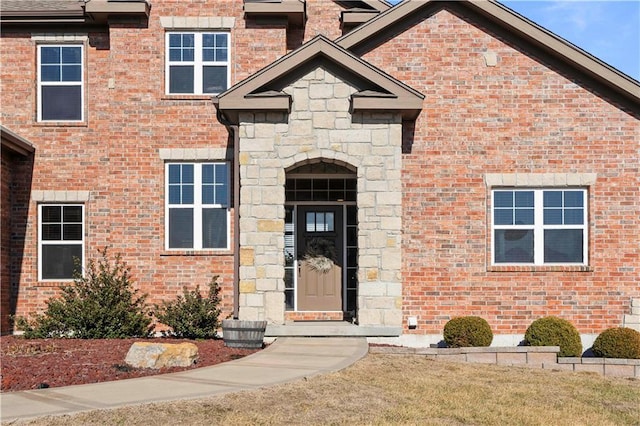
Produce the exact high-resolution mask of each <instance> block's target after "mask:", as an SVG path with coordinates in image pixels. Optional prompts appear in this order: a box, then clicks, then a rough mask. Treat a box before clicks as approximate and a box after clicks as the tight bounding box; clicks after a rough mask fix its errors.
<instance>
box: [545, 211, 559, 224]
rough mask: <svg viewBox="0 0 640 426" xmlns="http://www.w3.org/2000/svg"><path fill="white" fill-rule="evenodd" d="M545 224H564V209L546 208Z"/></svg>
mask: <svg viewBox="0 0 640 426" xmlns="http://www.w3.org/2000/svg"><path fill="white" fill-rule="evenodd" d="M544 224H545V225H562V209H544Z"/></svg>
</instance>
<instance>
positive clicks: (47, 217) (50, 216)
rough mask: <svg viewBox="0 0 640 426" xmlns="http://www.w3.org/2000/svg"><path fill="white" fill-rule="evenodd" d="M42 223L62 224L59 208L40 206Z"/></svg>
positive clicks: (60, 208) (60, 209)
mask: <svg viewBox="0 0 640 426" xmlns="http://www.w3.org/2000/svg"><path fill="white" fill-rule="evenodd" d="M42 221H43V222H62V207H61V206H42Z"/></svg>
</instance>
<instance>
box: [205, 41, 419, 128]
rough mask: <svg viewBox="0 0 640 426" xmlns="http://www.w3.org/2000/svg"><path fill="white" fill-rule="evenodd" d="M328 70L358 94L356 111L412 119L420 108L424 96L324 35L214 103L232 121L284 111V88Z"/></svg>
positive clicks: (353, 104)
mask: <svg viewBox="0 0 640 426" xmlns="http://www.w3.org/2000/svg"><path fill="white" fill-rule="evenodd" d="M314 66H328V67H330V68H332V69H335V70H337V71H338V72H340V73H342V74H345V75H347V76H348V78H349V79H350V82H351V83H352V84H354V86H355V87H356V88H357V89H358V92H357V93H354V94H353V95H352V97H351V108H352V110H354V111H357V110H377V111H389V110H393V111H400V112H401V113H402V114H403V117H404V118H406V119H414V118H415V117H417V115H418V114H419V112H420V110H421V109H422V101H423V99H424V95H422V94H421V93H420V92H418V91H416V90H414V89H412V88H411V87H409V86H407V85H406V84H404V83H402V82H400V81H398V80H396V79H394V78H393V77H391V76H390V75H388V74H386V73H385V72H383V71H381V70H380V69H378V68H376V67H374V66H373V65H371V64H369V63H368V62H366V61H364V60H362V59H360V58H358V57H356V56H354V55H353V54H352V53H350V52H348V51H346V50H345V49H343V48H341V47H340V46H338V45H336V44H335V43H334V42H332V41H331V40H329V39H328V38H326V37H325V36H323V35H318V36H316V37H314V38H313V39H311V40H310V41H308V42H307V43H305V44H304V45H302V46H301V47H300V48H299V49H297V50H295V51H293V52H291V53H289V54H287V55H285V56H283V57H282V58H280V59H278V60H277V61H275V62H273V63H272V64H271V65H269V66H267V67H266V68H263V69H262V70H260V71H258V72H257V73H255V74H253V75H252V76H251V77H248V78H247V79H245V80H243V81H241V82H239V83H237V84H236V85H234V86H232V87H231V88H229V89H228V90H227V91H225V92H224V93H221V94H220V95H218V96H217V97H216V98H214V102H215V104H216V106H217V108H218V109H219V110H221V111H224V112H225V114H226V115H227V117H228V118H229V119H230V120H231V121H233V122H236V121H237V115H238V112H240V111H256V110H274V111H287V112H288V111H289V109H290V106H291V97H290V96H289V95H287V94H286V93H284V92H282V89H283V88H284V86H285V85H286V84H288V83H289V82H290V81H292V80H293V79H295V78H296V76H298V75H299V74H300V72H304V71H305V70H307V71H308V70H309V67H314Z"/></svg>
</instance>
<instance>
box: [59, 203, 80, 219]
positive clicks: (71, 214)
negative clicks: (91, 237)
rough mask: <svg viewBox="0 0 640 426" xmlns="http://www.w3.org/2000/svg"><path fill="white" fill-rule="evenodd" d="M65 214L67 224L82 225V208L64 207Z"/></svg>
mask: <svg viewBox="0 0 640 426" xmlns="http://www.w3.org/2000/svg"><path fill="white" fill-rule="evenodd" d="M63 212H64V221H65V222H80V223H82V206H64V209H63Z"/></svg>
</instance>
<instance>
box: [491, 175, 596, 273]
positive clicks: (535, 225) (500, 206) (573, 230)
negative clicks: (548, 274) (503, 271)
mask: <svg viewBox="0 0 640 426" xmlns="http://www.w3.org/2000/svg"><path fill="white" fill-rule="evenodd" d="M492 206H493V209H492V224H493V226H492V228H493V238H492V240H493V250H492V253H493V263H494V264H532V265H548V264H556V265H557V264H580V265H586V264H587V247H588V240H587V228H588V227H587V217H588V216H587V191H586V190H585V189H562V190H561V189H551V188H550V189H514V190H511V189H496V190H493V191H492Z"/></svg>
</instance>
